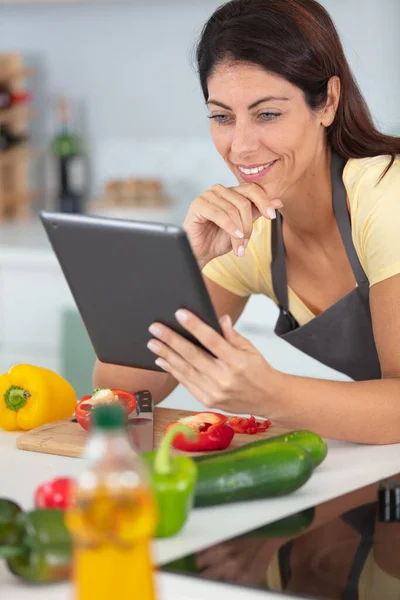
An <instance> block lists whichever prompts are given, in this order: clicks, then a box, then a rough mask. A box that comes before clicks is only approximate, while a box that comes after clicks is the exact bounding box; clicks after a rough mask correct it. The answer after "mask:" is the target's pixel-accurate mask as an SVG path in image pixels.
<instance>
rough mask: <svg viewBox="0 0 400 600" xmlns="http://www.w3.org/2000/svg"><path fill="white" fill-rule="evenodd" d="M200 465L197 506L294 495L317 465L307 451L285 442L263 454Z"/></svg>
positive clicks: (232, 457)
mask: <svg viewBox="0 0 400 600" xmlns="http://www.w3.org/2000/svg"><path fill="white" fill-rule="evenodd" d="M197 466H198V478H197V483H196V489H195V499H194V505H195V506H212V505H215V504H226V503H228V502H240V501H243V500H256V499H259V498H270V497H273V496H282V495H285V494H290V493H291V492H293V491H294V490H297V489H298V488H300V487H301V486H302V485H304V484H305V482H306V481H307V480H308V479H309V478H310V477H311V475H312V472H313V467H314V464H313V460H312V458H311V455H310V454H309V452H307V451H306V450H304V448H301V447H300V446H297V445H296V444H290V443H286V442H281V443H275V444H268V446H267V447H265V448H263V452H262V453H261V454H260V453H258V454H257V453H253V454H251V455H247V456H240V457H239V456H237V454H234V455H232V454H231V455H230V456H227V455H221V456H219V457H218V458H216V459H214V460H211V459H210V460H209V461H203V462H200V463H199V464H198V465H197Z"/></svg>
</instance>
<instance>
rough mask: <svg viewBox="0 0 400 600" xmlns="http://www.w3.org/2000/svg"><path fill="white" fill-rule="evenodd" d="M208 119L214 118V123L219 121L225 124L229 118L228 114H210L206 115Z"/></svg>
mask: <svg viewBox="0 0 400 600" xmlns="http://www.w3.org/2000/svg"><path fill="white" fill-rule="evenodd" d="M208 118H209V119H214V121H215V122H216V123H221V124H225V123H227V122H228V120H229V116H228V115H211V116H210V117H208Z"/></svg>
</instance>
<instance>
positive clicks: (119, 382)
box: [93, 277, 248, 403]
mask: <svg viewBox="0 0 400 600" xmlns="http://www.w3.org/2000/svg"><path fill="white" fill-rule="evenodd" d="M204 281H205V283H206V286H207V289H208V292H209V294H210V297H211V300H212V302H213V304H214V307H215V310H216V313H217V315H218V316H221V315H224V314H230V315H231V316H232V319H233V320H234V321H235V322H236V321H237V319H238V318H239V317H240V315H241V314H242V312H243V309H244V307H245V306H246V303H247V300H248V298H247V297H242V296H238V295H236V294H233V293H232V292H229V291H228V290H226V289H225V288H223V287H221V286H219V285H217V284H216V283H214V282H213V281H211V280H210V279H208V278H207V277H204ZM149 325H150V323H149ZM154 358H155V357H154ZM177 385H178V381H177V380H176V379H175V378H174V377H172V375H169V374H168V373H158V372H157V371H146V370H144V369H134V368H131V367H121V366H119V365H112V364H106V363H102V362H100V361H99V360H96V363H95V366H94V371H93V386H94V388H116V389H123V390H126V391H130V392H136V391H139V390H150V392H151V394H152V396H153V399H154V402H155V403H158V402H161V400H164V398H166V397H167V396H168V395H169V394H170V393H171V392H172V391H173V390H174V389H175V388H176V386H177Z"/></svg>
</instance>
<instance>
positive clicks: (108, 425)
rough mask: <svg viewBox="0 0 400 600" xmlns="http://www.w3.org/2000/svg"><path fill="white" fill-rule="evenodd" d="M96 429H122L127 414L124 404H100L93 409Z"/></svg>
mask: <svg viewBox="0 0 400 600" xmlns="http://www.w3.org/2000/svg"><path fill="white" fill-rule="evenodd" d="M92 419H93V425H94V427H95V429H122V428H123V427H125V419H126V414H125V410H124V408H123V406H122V404H119V403H116V404H99V405H98V406H96V408H94V409H93V411H92Z"/></svg>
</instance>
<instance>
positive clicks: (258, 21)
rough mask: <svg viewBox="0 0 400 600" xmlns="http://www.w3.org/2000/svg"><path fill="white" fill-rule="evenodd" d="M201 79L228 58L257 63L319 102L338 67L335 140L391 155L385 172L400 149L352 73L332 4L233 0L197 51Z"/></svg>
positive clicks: (343, 151) (331, 139) (362, 152)
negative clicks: (381, 126)
mask: <svg viewBox="0 0 400 600" xmlns="http://www.w3.org/2000/svg"><path fill="white" fill-rule="evenodd" d="M196 58H197V66H198V72H199V76H200V83H201V87H202V90H203V94H204V97H205V99H206V100H207V99H208V86H207V82H208V78H209V77H210V75H211V74H212V73H213V71H214V69H215V68H216V66H217V65H218V64H220V63H221V62H222V61H225V60H232V61H235V62H236V61H240V62H247V63H253V64H256V65H258V66H260V67H262V68H264V69H265V70H266V71H269V72H271V73H275V74H277V75H280V76H282V77H284V78H285V79H287V80H288V81H289V82H290V83H292V84H294V85H296V86H297V87H299V88H300V89H301V90H302V91H303V93H304V96H305V100H306V102H307V104H308V106H309V107H310V108H311V109H314V110H315V109H318V108H321V107H322V106H323V105H324V104H325V102H326V100H327V90H328V85H327V84H328V81H329V79H330V78H331V77H332V76H334V75H336V76H337V77H339V79H340V82H341V95H340V100H339V105H338V108H337V112H336V116H335V119H334V122H333V123H332V125H331V126H330V127H329V128H328V130H327V139H328V143H329V144H330V146H331V147H332V149H333V150H335V151H336V152H337V153H338V154H340V155H341V156H343V157H344V158H346V159H349V158H365V157H368V156H378V155H381V154H383V155H390V156H391V160H390V163H389V164H388V166H387V168H386V169H385V171H384V172H383V174H382V177H384V175H385V174H386V173H387V171H388V170H389V169H390V167H391V166H392V164H393V161H394V159H395V157H396V155H397V154H400V138H398V137H393V136H389V135H385V134H383V133H381V132H380V131H378V130H377V128H376V127H375V125H374V123H373V120H372V117H371V114H370V112H369V109H368V106H367V104H366V102H365V100H364V98H363V96H362V94H361V92H360V90H359V88H358V86H357V83H356V81H355V79H354V77H353V75H352V72H351V70H350V67H349V64H348V62H347V60H346V57H345V54H344V51H343V47H342V44H341V42H340V39H339V36H338V33H337V31H336V28H335V26H334V24H333V21H332V19H331V17H330V16H329V14H328V12H327V11H326V10H325V8H323V6H321V5H320V4H319V3H318V2H316V0H231V1H230V2H227V3H226V4H223V5H222V6H220V7H219V8H218V9H217V10H216V11H215V12H214V14H213V15H212V16H211V18H210V19H209V20H208V22H207V23H206V24H205V26H204V28H203V31H202V33H201V37H200V41H199V43H198V46H197V51H196Z"/></svg>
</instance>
